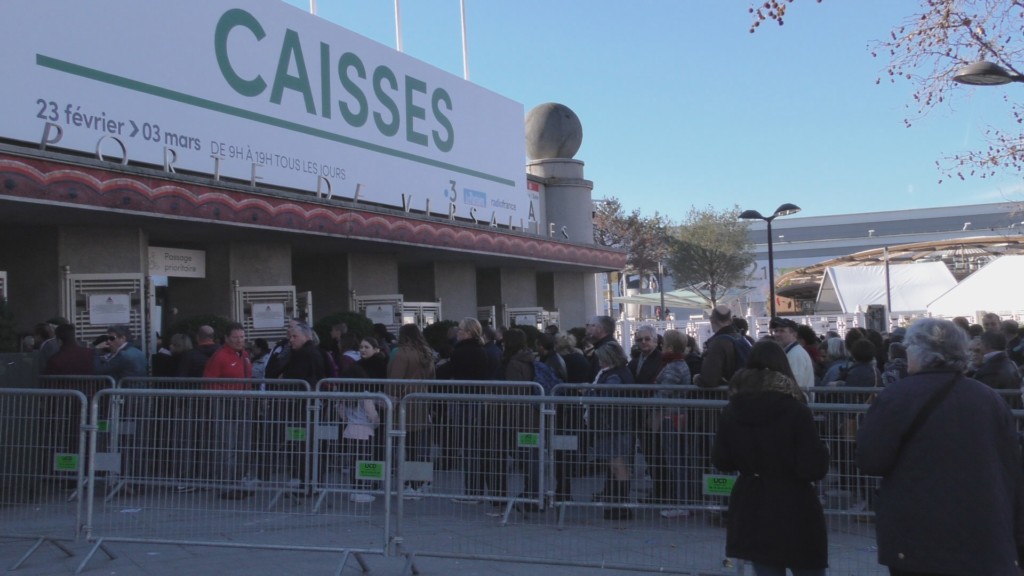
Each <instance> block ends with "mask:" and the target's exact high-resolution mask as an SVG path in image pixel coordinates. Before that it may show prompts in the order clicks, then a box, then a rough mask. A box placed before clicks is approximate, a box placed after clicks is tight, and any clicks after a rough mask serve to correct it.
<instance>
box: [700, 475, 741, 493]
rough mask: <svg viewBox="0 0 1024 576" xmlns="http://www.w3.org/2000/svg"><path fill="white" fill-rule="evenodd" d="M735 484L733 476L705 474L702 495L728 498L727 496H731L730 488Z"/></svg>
mask: <svg viewBox="0 0 1024 576" xmlns="http://www.w3.org/2000/svg"><path fill="white" fill-rule="evenodd" d="M735 483H736V477H735V476H726V475H723V474H705V475H704V495H705V496H728V495H729V494H732V487H733V484H735Z"/></svg>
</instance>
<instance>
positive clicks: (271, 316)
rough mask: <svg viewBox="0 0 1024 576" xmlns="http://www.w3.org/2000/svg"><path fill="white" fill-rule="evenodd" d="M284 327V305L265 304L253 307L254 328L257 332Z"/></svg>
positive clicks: (257, 304)
mask: <svg viewBox="0 0 1024 576" xmlns="http://www.w3.org/2000/svg"><path fill="white" fill-rule="evenodd" d="M281 326H284V304H281V303H279V302H263V303H256V304H253V305H252V327H253V328H255V329H256V330H265V329H273V328H280V327H281Z"/></svg>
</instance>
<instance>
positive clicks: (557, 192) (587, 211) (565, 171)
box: [526, 158, 594, 244]
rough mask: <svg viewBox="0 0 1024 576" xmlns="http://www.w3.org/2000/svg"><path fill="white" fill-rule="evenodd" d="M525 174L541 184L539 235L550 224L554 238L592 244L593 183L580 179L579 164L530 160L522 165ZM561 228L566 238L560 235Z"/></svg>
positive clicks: (580, 167) (581, 176) (580, 165)
mask: <svg viewBox="0 0 1024 576" xmlns="http://www.w3.org/2000/svg"><path fill="white" fill-rule="evenodd" d="M526 172H527V174H530V175H532V176H536V177H538V178H539V179H541V181H542V182H543V183H544V197H543V206H542V208H543V210H542V212H541V213H540V214H539V215H538V220H540V222H541V226H540V228H541V233H542V234H543V233H545V232H544V231H545V230H547V229H548V224H549V223H554V225H555V236H554V238H555V239H557V240H570V241H572V242H579V243H582V244H593V243H594V218H593V211H594V207H593V203H592V201H591V192H593V190H594V183H593V182H591V181H590V180H585V179H584V178H583V162H582V161H580V160H573V159H569V158H551V159H544V160H533V161H530V162H529V163H527V164H526ZM563 226H564V228H565V233H566V234H567V235H568V236H569V237H568V238H566V237H565V236H563V235H562V229H563Z"/></svg>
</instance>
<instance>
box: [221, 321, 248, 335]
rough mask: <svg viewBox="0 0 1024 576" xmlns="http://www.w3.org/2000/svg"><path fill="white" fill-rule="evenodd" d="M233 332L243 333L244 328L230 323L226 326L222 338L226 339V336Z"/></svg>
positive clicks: (236, 323)
mask: <svg viewBox="0 0 1024 576" xmlns="http://www.w3.org/2000/svg"><path fill="white" fill-rule="evenodd" d="M235 330H241V331H243V332H245V326H242V325H241V324H239V323H238V322H232V323H231V324H228V325H227V326H226V327H225V328H224V338H227V337H228V336H230V335H231V333H232V332H234V331H235Z"/></svg>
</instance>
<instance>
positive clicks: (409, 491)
mask: <svg viewBox="0 0 1024 576" xmlns="http://www.w3.org/2000/svg"><path fill="white" fill-rule="evenodd" d="M402 499H403V500H421V499H423V495H422V494H420V492H419V490H417V489H415V488H413V487H412V486H406V487H405V489H404V490H402Z"/></svg>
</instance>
